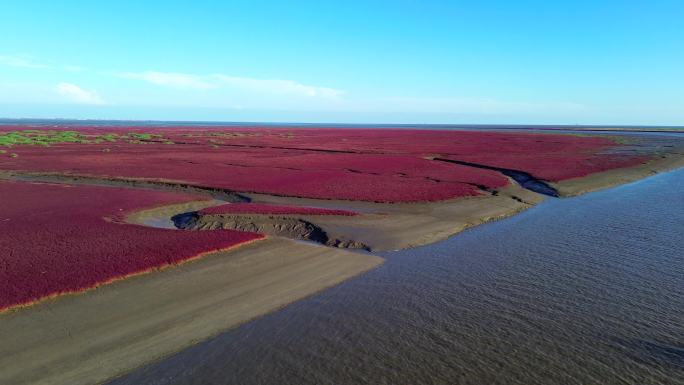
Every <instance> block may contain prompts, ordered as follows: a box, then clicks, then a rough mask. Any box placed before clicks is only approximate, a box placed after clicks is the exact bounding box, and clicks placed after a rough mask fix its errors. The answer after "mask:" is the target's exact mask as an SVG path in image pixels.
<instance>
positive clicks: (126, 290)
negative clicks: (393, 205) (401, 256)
mask: <svg viewBox="0 0 684 385" xmlns="http://www.w3.org/2000/svg"><path fill="white" fill-rule="evenodd" d="M381 263H382V259H381V258H379V257H376V256H371V255H364V254H359V253H352V252H349V251H345V250H341V249H333V248H326V247H322V246H316V245H311V244H307V243H302V242H295V241H292V240H286V239H280V238H270V239H266V240H263V241H258V242H255V243H253V244H251V245H248V246H244V247H241V248H239V249H236V250H233V251H230V252H225V253H216V254H213V255H209V256H206V257H204V258H201V259H199V260H196V261H193V262H189V263H186V264H183V265H181V266H178V267H176V268H173V269H166V270H163V271H160V272H157V273H155V274H146V275H142V276H138V277H133V278H130V279H127V280H123V281H119V282H116V283H113V284H111V285H107V286H103V287H101V288H99V289H98V290H94V291H89V292H86V293H84V294H82V295H71V296H64V297H59V298H56V299H53V300H49V301H46V302H44V303H41V304H40V305H38V306H33V307H30V308H25V309H20V310H18V311H13V312H9V313H5V314H0V341H2V344H0V368H2V369H1V370H0V383H2V384H16V385H19V384H70V385H78V384H95V383H100V382H103V381H105V380H107V379H110V378H112V377H115V376H117V375H121V374H123V373H126V372H128V371H130V370H132V369H134V368H136V367H138V366H141V365H144V364H145V363H149V362H151V361H154V360H156V359H160V358H163V357H164V356H166V355H169V354H171V353H173V352H176V351H178V350H180V349H183V348H185V347H187V346H190V345H192V344H194V343H196V342H199V341H201V340H204V339H207V338H209V337H211V336H213V335H216V334H218V333H220V332H222V331H225V330H227V329H230V328H232V327H235V326H237V325H239V324H241V323H243V322H246V321H248V320H250V319H252V318H255V317H257V316H260V315H263V314H266V313H268V312H271V311H273V310H276V309H278V308H280V307H282V306H284V305H286V304H288V303H291V302H293V301H296V300H298V299H301V298H303V297H306V296H308V295H311V294H313V293H315V292H317V291H320V290H322V289H325V288H327V287H330V286H333V285H335V284H338V283H340V282H342V281H343V280H345V279H348V278H350V277H352V276H354V275H357V274H360V273H362V272H364V271H366V270H368V269H371V268H373V267H375V266H377V265H379V264H381Z"/></svg>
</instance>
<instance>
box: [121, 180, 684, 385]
mask: <svg viewBox="0 0 684 385" xmlns="http://www.w3.org/2000/svg"><path fill="white" fill-rule="evenodd" d="M683 192H684V169H682V170H679V171H675V172H671V173H668V174H663V175H658V176H654V177H651V178H648V179H645V180H642V181H639V182H636V183H632V184H629V185H625V186H621V187H618V188H614V189H611V190H606V191H602V192H597V193H593V194H587V195H584V196H581V197H577V198H570V199H552V198H551V199H548V200H547V201H546V202H544V203H542V204H540V205H539V206H537V207H535V208H533V209H531V210H529V211H527V212H524V213H522V214H520V215H517V216H514V217H512V218H509V219H506V220H502V221H499V222H495V223H491V224H487V225H484V226H480V227H477V228H474V229H471V230H468V231H465V232H463V233H461V234H459V235H457V236H455V237H452V238H450V239H448V240H446V241H443V242H440V243H436V244H433V245H429V246H425V247H420V248H416V249H411V250H406V251H401V252H394V253H386V254H384V255H385V256H386V257H387V262H386V264H385V265H384V266H381V267H380V268H378V269H376V270H373V271H371V272H369V273H367V274H365V275H363V276H360V277H357V278H355V279H352V280H350V281H347V282H345V283H343V284H342V285H339V286H337V287H335V288H332V289H330V290H327V291H325V292H323V293H320V294H317V295H315V296H312V297H310V298H308V299H306V300H303V301H300V302H297V303H295V304H292V305H290V306H288V307H286V308H284V309H282V310H280V311H278V312H275V313H273V314H270V315H267V316H265V317H262V318H259V319H257V320H255V321H253V322H250V323H248V324H246V325H243V326H242V327H240V328H238V329H235V330H233V331H229V332H227V333H225V334H223V335H220V336H218V337H216V338H214V339H212V340H210V341H207V342H204V343H201V344H199V345H197V346H195V347H192V348H190V349H187V350H185V351H182V352H180V353H178V354H176V355H174V356H172V357H170V358H168V359H166V360H163V361H161V362H159V363H157V364H154V365H151V366H148V367H145V368H141V369H139V370H137V371H135V372H133V373H131V374H130V375H128V376H125V377H123V378H120V379H118V380H116V381H114V382H113V384H119V385H121V384H136V385H141V384H203V385H204V384H207V385H209V384H486V385H490V384H507V385H513V384H521V385H534V384H544V385H553V384H558V385H571V384H668V385H670V384H684V195H683Z"/></svg>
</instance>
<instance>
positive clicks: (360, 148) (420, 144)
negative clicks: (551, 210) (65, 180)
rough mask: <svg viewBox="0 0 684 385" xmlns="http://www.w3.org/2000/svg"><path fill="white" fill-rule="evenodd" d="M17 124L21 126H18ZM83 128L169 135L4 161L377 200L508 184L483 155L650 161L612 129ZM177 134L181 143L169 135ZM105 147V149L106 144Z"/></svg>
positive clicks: (600, 167)
mask: <svg viewBox="0 0 684 385" xmlns="http://www.w3.org/2000/svg"><path fill="white" fill-rule="evenodd" d="M11 129H14V130H16V129H19V127H11ZM64 129H71V130H78V131H81V132H83V133H89V134H97V133H100V134H101V133H103V131H104V132H118V133H126V132H138V133H142V132H144V133H153V134H159V135H162V136H163V139H152V140H149V141H148V144H131V143H127V142H117V143H101V144H61V145H53V146H51V147H47V148H46V147H31V146H15V147H13V148H12V152H13V153H17V154H18V157H15V158H10V157H9V156H4V157H3V156H0V169H5V170H23V171H33V172H59V173H72V174H88V175H97V176H106V177H124V178H152V179H165V180H174V181H181V182H186V183H191V184H194V185H200V186H207V187H215V188H222V189H228V190H234V191H239V192H255V193H265V194H274V195H284V196H297V197H306V198H318V199H344V200H361V201H379V202H418V201H437V200H444V199H449V198H456V197H464V196H475V195H479V194H481V193H482V190H483V189H490V190H494V189H498V188H501V187H504V186H506V185H507V184H508V179H507V178H505V177H504V176H503V175H501V174H500V173H499V172H496V171H492V170H484V169H475V168H472V167H467V166H460V165H455V164H446V163H444V162H438V161H432V160H428V159H426V158H428V157H430V156H434V155H437V156H440V157H444V158H449V159H455V160H462V161H467V162H472V163H481V164H485V165H489V166H495V167H501V168H509V169H517V170H521V171H526V172H528V173H530V174H532V175H534V176H536V177H538V178H541V179H545V180H549V181H561V180H565V179H569V178H575V177H581V176H585V175H588V174H591V173H595V172H599V171H605V170H610V169H614V168H622V167H630V166H633V165H636V164H639V163H642V162H644V161H646V160H647V159H648V158H647V157H643V156H626V155H616V154H614V153H611V149H612V148H614V147H616V146H618V145H617V144H616V143H615V141H614V140H613V139H611V138H608V137H599V136H595V137H588V136H574V135H562V134H536V133H519V132H517V133H514V132H511V133H508V132H504V133H502V132H475V131H437V130H396V129H395V130H392V129H382V130H379V129H305V128H273V129H271V128H263V127H262V128H254V127H196V128H187V127H163V128H155V127H135V128H134V127H124V128H113V127H102V128H97V127H64ZM162 141H171V142H173V143H175V144H173V145H168V144H163V143H162ZM103 150H106V151H103Z"/></svg>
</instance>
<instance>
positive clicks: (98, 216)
mask: <svg viewBox="0 0 684 385" xmlns="http://www.w3.org/2000/svg"><path fill="white" fill-rule="evenodd" d="M0 197H2V199H1V201H0V310H3V309H6V308H9V307H13V306H17V305H22V304H29V303H32V302H34V301H37V300H40V299H42V298H45V297H49V296H54V295H57V294H61V293H68V292H76V291H80V290H84V289H88V288H92V287H94V286H97V285H99V284H102V283H106V282H109V281H112V280H114V279H117V278H121V277H125V276H128V275H132V274H136V273H141V272H145V271H149V270H152V269H158V268H161V267H164V266H167V265H173V264H178V263H181V262H183V261H186V260H188V259H191V258H194V257H198V256H200V255H202V254H204V253H208V252H212V251H217V250H222V249H226V248H229V247H232V246H236V245H239V244H242V243H245V242H249V241H253V240H256V239H260V238H262V236H261V235H259V234H253V233H246V232H239V231H231V230H219V231H211V232H204V231H179V230H166V229H157V228H149V227H144V226H138V225H131V224H123V223H119V222H118V221H119V220H120V219H121V217H122V215H125V214H126V213H127V212H130V211H131V210H135V209H141V208H150V207H155V206H159V205H166V204H172V203H182V202H189V201H192V200H196V199H197V198H196V197H193V196H190V195H185V194H176V193H168V192H158V191H143V190H133V189H125V188H112V187H94V186H69V185H56V184H36V183H24V182H0Z"/></svg>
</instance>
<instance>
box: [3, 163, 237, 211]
mask: <svg viewBox="0 0 684 385" xmlns="http://www.w3.org/2000/svg"><path fill="white" fill-rule="evenodd" d="M0 179H11V180H17V181H23V182H46V183H64V184H87V185H93V186H113V187H130V188H140V189H149V190H160V191H172V192H181V193H187V194H196V195H203V196H208V197H212V198H214V199H219V200H222V201H225V202H233V203H240V202H249V198H247V197H246V196H245V195H243V194H240V193H237V192H235V191H231V190H227V189H221V188H215V187H206V186H198V185H194V184H190V183H183V182H179V181H165V180H152V179H132V178H108V177H98V176H89V175H69V174H56V173H24V172H14V171H0Z"/></svg>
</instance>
